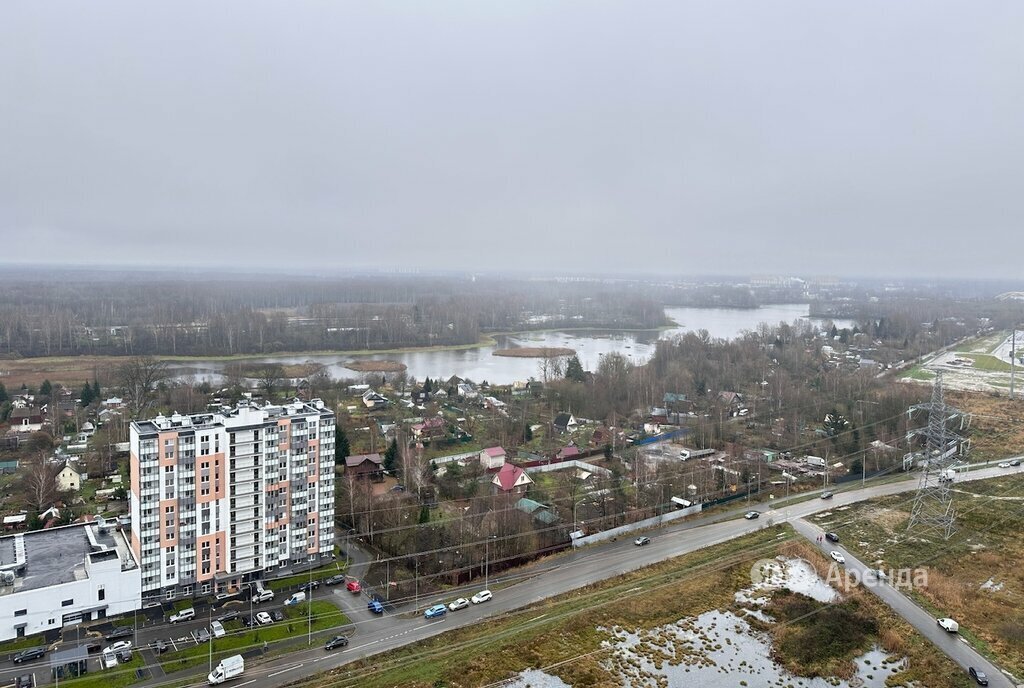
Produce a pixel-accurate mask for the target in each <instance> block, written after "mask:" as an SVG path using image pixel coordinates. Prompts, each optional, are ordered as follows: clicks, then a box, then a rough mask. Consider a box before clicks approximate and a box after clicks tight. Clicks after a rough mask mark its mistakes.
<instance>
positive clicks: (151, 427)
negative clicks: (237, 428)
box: [132, 399, 331, 435]
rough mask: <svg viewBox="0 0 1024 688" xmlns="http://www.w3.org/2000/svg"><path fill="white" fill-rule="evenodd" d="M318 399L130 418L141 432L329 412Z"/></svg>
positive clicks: (258, 422)
mask: <svg viewBox="0 0 1024 688" xmlns="http://www.w3.org/2000/svg"><path fill="white" fill-rule="evenodd" d="M330 413H331V411H330V409H328V408H327V407H326V406H325V405H324V403H323V402H322V401H321V400H320V399H313V400H311V401H309V402H308V403H307V402H304V401H299V400H296V401H294V402H292V403H290V404H281V405H274V404H267V405H266V406H259V405H257V404H254V403H249V404H244V403H243V404H239V405H238V406H236V407H234V408H226V407H225V408H223V409H221V410H220V411H217V412H214V413H196V414H193V415H191V416H183V415H181V414H178V413H175V414H173V415H171V416H162V415H161V416H157V417H156V418H153V419H150V420H137V421H133V422H132V425H133V426H135V428H136V429H137V431H138V432H139V433H140V434H143V435H146V434H156V433H157V432H159V431H160V430H172V429H175V428H178V429H182V430H185V429H193V430H195V429H203V428H211V427H217V426H223V425H235V424H237V423H252V424H257V425H258V424H262V423H264V422H266V421H268V420H270V419H273V418H281V417H285V416H308V415H323V414H330Z"/></svg>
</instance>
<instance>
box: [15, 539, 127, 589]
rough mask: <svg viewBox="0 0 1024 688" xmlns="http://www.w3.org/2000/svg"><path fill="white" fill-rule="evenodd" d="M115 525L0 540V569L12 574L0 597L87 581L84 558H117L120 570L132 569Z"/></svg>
mask: <svg viewBox="0 0 1024 688" xmlns="http://www.w3.org/2000/svg"><path fill="white" fill-rule="evenodd" d="M114 525H115V523H114V522H113V521H111V522H109V526H110V527H109V528H107V527H105V524H101V523H98V522H92V523H79V524H75V525H71V526H63V527H60V528H48V529H46V530H37V531H32V532H28V533H19V534H17V535H12V536H9V537H4V538H0V570H7V571H14V573H15V580H14V585H13V586H3V587H0V594H9V593H12V592H21V591H23V590H36V589H38V588H45V587H48V586H51V585H59V584H61V583H70V582H72V581H76V580H83V579H86V578H88V577H89V572H88V563H87V561H86V560H87V559H91V563H98V562H101V561H105V560H108V559H113V558H115V557H116V558H117V559H118V560H119V561H120V562H121V569H122V570H126V569H130V568H134V567H135V560H134V559H133V558H132V555H131V552H130V549H129V547H128V543H127V542H126V541H125V539H124V537H123V536H122V535H121V533H119V532H118V531H116V530H115V529H114Z"/></svg>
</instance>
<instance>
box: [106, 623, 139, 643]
mask: <svg viewBox="0 0 1024 688" xmlns="http://www.w3.org/2000/svg"><path fill="white" fill-rule="evenodd" d="M134 634H135V629H134V628H132V627H131V626H119V627H117V628H115V629H114V630H112V631H111V632H110V633H108V634H107V636H106V638H107V640H117V639H118V638H129V637H131V636H133V635H134Z"/></svg>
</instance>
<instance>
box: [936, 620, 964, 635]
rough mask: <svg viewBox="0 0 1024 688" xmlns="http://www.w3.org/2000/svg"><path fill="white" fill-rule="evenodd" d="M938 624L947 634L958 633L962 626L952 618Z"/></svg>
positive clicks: (939, 621)
mask: <svg viewBox="0 0 1024 688" xmlns="http://www.w3.org/2000/svg"><path fill="white" fill-rule="evenodd" d="M937 623H938V624H939V628H941V629H942V630H944V631H946V632H947V633H956V632H957V631H959V630H960V624H958V623H957V622H956V621H954V620H953V619H950V618H948V617H947V618H944V619H938V620H937Z"/></svg>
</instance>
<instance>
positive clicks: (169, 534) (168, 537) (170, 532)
mask: <svg viewBox="0 0 1024 688" xmlns="http://www.w3.org/2000/svg"><path fill="white" fill-rule="evenodd" d="M173 539H174V531H173V530H168V531H167V533H165V534H164V540H173Z"/></svg>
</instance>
